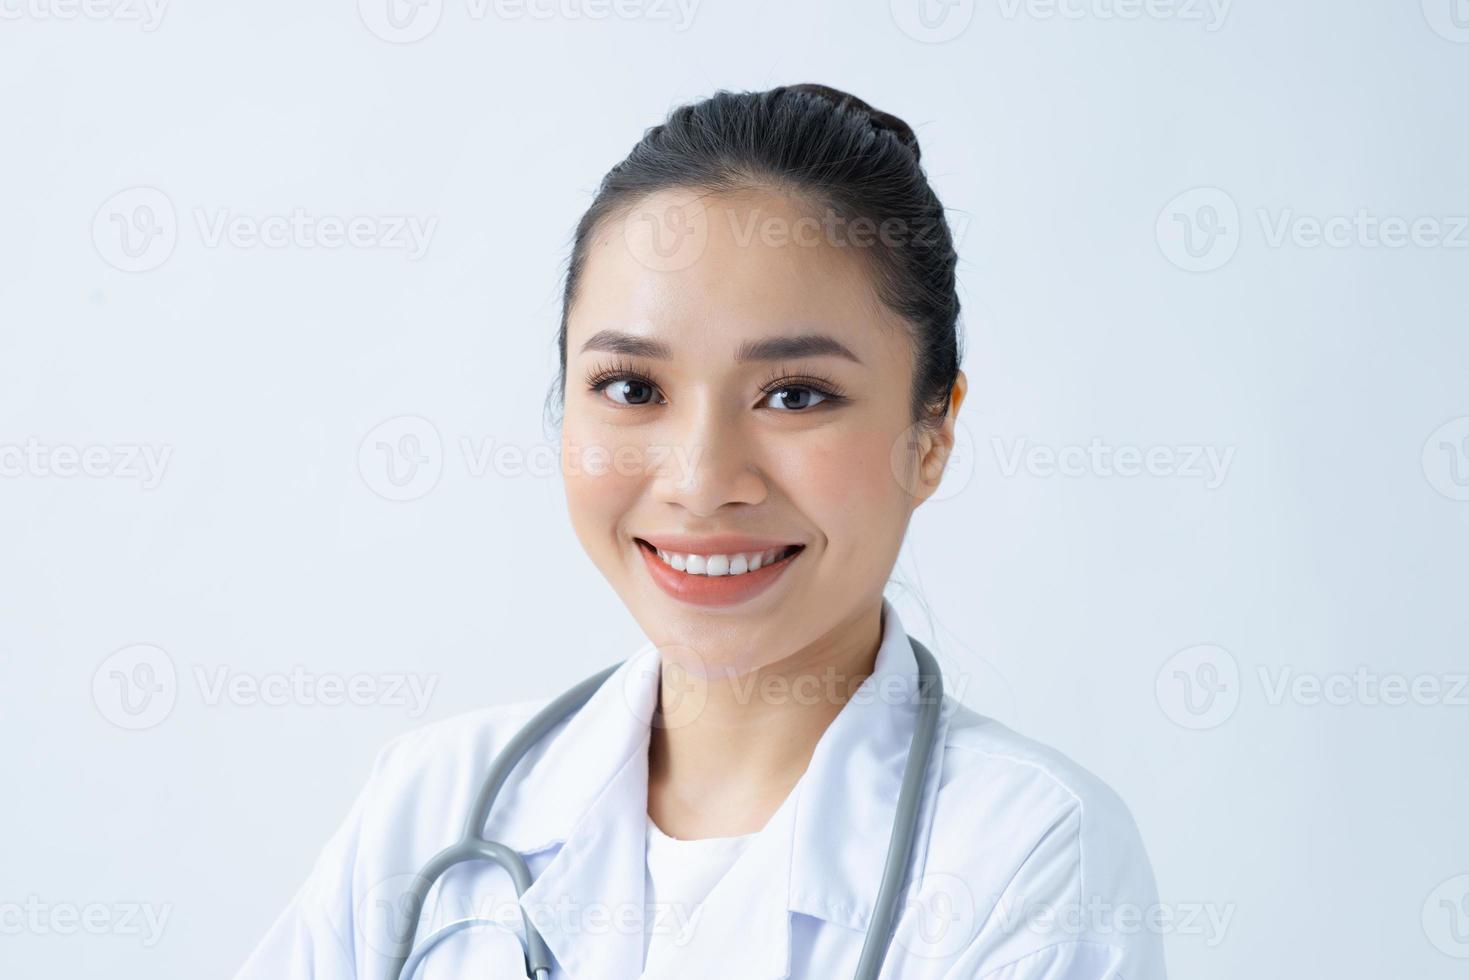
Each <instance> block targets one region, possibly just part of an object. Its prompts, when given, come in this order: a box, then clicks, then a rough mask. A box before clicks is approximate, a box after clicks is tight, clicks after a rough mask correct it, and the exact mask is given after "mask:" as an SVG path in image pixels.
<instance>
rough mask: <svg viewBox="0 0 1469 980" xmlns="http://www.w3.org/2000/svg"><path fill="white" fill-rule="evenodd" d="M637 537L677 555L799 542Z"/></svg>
mask: <svg viewBox="0 0 1469 980" xmlns="http://www.w3.org/2000/svg"><path fill="white" fill-rule="evenodd" d="M638 537H639V538H640V539H641V540H643V541H646V542H648V543H649V544H651V545H652V546H653V547H654V548H657V549H658V550H659V551H671V552H673V553H674V554H679V555H734V554H740V553H746V554H748V553H750V552H755V551H769V550H770V549H771V548H787V547H790V546H792V545H799V544H800V542H799V541H790V540H782V539H781V538H752V537H747V536H745V535H743V534H709V535H692V534H640V535H638Z"/></svg>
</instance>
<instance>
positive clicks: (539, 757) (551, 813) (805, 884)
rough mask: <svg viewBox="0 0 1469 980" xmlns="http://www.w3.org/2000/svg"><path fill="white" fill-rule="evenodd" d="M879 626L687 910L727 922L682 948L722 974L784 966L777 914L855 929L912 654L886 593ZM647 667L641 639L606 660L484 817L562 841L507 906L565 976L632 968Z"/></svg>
mask: <svg viewBox="0 0 1469 980" xmlns="http://www.w3.org/2000/svg"><path fill="white" fill-rule="evenodd" d="M882 624H883V626H882V639H881V643H880V645H879V648H878V653H877V658H876V663H875V665H874V670H873V673H872V674H871V675H870V676H869V677H867V678H866V679H865V680H864V681H863V683H862V685H861V686H860V687H859V688H858V690H857V691H856V692H855V694H854V695H853V696H852V697H851V699H850V700H848V702H847V703H846V704H845V705H844V706H843V707H842V710H841V711H840V712H839V713H838V715H837V717H836V718H835V720H833V721H832V723H831V724H830V725H829V726H828V728H827V730H826V732H824V733H823V735H822V737H821V739H820V740H819V741H818V743H817V746H816V750H815V752H814V754H813V756H812V758H811V763H810V765H809V767H808V768H807V771H806V772H805V774H803V775H802V777H801V779H800V781H799V782H798V783H797V785H796V787H795V789H794V790H792V792H791V794H790V795H789V796H788V797H787V799H786V800H785V802H784V803H783V804H782V805H781V807H780V808H779V809H778V810H777V811H776V813H775V814H774V815H773V816H772V817H771V819H770V821H769V822H768V823H767V824H766V826H765V827H764V828H763V829H762V830H761V831H760V833H759V834H758V835H757V836H756V838H755V840H753V841H752V842H751V843H750V846H749V847H748V848H747V849H746V850H745V852H744V853H743V854H742V855H741V856H740V858H739V859H738V860H737V861H736V863H735V865H734V866H733V867H732V868H731V869H730V871H729V873H728V874H727V875H726V876H725V878H724V879H723V880H721V881H720V882H719V884H718V885H717V886H716V888H715V890H714V892H712V893H711V895H710V896H709V899H708V900H707V901H706V903H705V907H704V908H703V910H702V911H701V913H700V915H701V916H703V917H707V921H709V922H737V923H739V924H740V927H739V928H732V929H728V930H725V929H710V928H707V927H705V928H702V929H699V930H697V937H696V941H694V942H693V943H691V944H690V945H689V946H688V947H687V951H688V952H689V954H690V956H695V955H697V956H698V957H701V958H704V957H710V956H718V957H719V958H718V959H708V958H704V959H703V962H704V963H705V964H706V965H707V963H709V962H719V963H722V964H725V965H727V966H728V967H729V969H728V971H727V972H726V975H730V976H740V977H746V978H761V980H764V978H781V977H785V976H788V974H789V957H790V913H791V912H800V913H803V914H805V915H811V916H816V917H818V918H821V919H823V920H826V921H828V922H832V923H835V924H838V925H841V926H844V927H846V928H850V929H853V930H858V931H865V930H866V929H867V926H868V923H869V921H870V918H871V915H872V910H873V906H874V904H875V902H876V897H877V891H878V886H879V884H880V879H881V876H882V868H883V863H884V860H885V858H886V855H887V848H888V839H889V837H890V835H891V831H892V823H893V817H894V815H895V813H896V810H897V801H898V794H899V788H900V786H901V782H902V776H903V767H904V765H905V763H906V762H907V757H908V748H909V745H910V742H911V739H912V735H913V731H914V729H915V727H916V724H917V716H918V703H917V692H918V678H917V661H916V659H915V658H914V656H913V652H912V647H911V646H910V645H909V643H908V638H907V634H906V633H905V632H904V630H903V625H902V622H901V620H900V619H899V617H898V614H897V611H896V610H895V609H894V608H893V606H892V604H891V602H890V601H889V600H887V599H886V598H884V599H883V601H882ZM660 668H661V657H660V656H659V652H658V650H657V648H656V647H654V646H652V645H651V644H648V645H645V646H644V647H642V648H641V649H640V650H639V651H638V652H637V653H635V654H634V655H633V656H631V657H629V658H628V659H627V660H626V661H625V662H624V663H623V664H621V665H620V666H619V667H618V669H617V670H616V671H615V672H614V673H613V675H612V676H611V677H610V678H609V679H608V681H607V682H606V683H605V684H603V685H602V687H601V688H599V689H598V690H597V691H596V692H595V693H594V694H593V696H592V698H591V699H590V700H589V701H588V702H587V704H586V706H585V707H583V709H582V710H581V711H580V712H578V713H577V714H575V715H573V716H572V717H571V718H570V719H568V720H567V721H566V722H564V723H563V724H562V725H561V726H560V727H559V728H558V729H556V730H553V731H552V732H551V733H550V735H549V736H548V737H547V738H546V739H545V740H544V741H543V743H542V745H543V747H538V748H537V749H536V750H534V751H532V752H531V754H530V755H528V756H527V758H526V759H525V760H524V762H523V763H522V767H523V768H524V774H523V775H522V776H521V777H520V778H519V780H518V781H517V782H513V785H512V786H507V787H506V792H505V797H504V798H503V799H502V801H501V802H500V803H497V805H496V807H495V809H494V810H493V811H492V812H491V816H490V819H489V821H488V824H487V827H486V833H487V836H488V837H489V838H490V839H492V840H499V841H502V842H504V843H505V844H507V845H508V846H510V847H513V848H515V849H516V850H517V851H519V852H521V853H522V854H525V855H527V856H529V855H532V854H535V853H536V852H539V851H544V850H546V849H548V848H550V847H552V846H554V845H555V844H558V843H560V844H561V845H562V846H561V848H560V850H559V851H558V852H557V853H556V854H555V855H554V857H552V859H551V860H550V863H549V864H548V865H547V866H546V867H545V869H544V870H543V871H542V872H541V873H540V876H539V877H538V878H537V879H536V881H535V882H534V883H533V884H532V885H531V887H530V888H529V889H527V891H526V893H525V895H524V896H522V899H521V904H522V907H523V908H524V909H525V910H526V912H527V913H528V914H531V915H533V916H534V917H535V918H534V920H533V921H535V922H536V923H537V926H538V928H539V929H540V931H541V934H542V936H543V937H544V938H545V940H546V942H547V945H549V946H550V947H551V950H552V951H553V952H554V953H555V955H556V957H557V959H558V961H560V963H561V964H562V966H563V968H564V969H565V970H566V972H567V974H568V975H569V976H571V977H578V978H580V977H636V976H638V975H639V973H641V969H640V964H641V962H642V953H643V926H642V922H641V918H640V916H641V915H642V914H643V906H644V893H643V885H644V875H645V868H646V864H645V845H646V838H645V833H646V827H647V794H648V766H647V761H648V751H647V750H648V742H649V735H650V728H649V726H650V723H651V720H652V717H653V712H654V709H655V707H656V705H657V698H658V678H659V672H660ZM947 720H948V712H944V714H943V716H942V719H941V725H940V733H939V736H938V739H937V744H936V745H935V747H934V756H933V758H932V759H931V762H930V768H929V773H928V778H927V779H926V781H925V786H924V799H923V802H922V808H921V810H920V819H919V827H918V839H917V842H916V843H915V845H914V859H913V865H912V867H913V869H914V871H913V875H912V878H911V880H910V883H909V888H910V891H911V890H914V889H916V887H917V882H918V881H919V880H920V879H921V876H922V868H923V863H924V858H925V855H926V853H927V844H928V830H929V826H930V821H931V816H932V808H933V803H934V798H935V795H936V793H937V789H938V773H939V772H940V767H941V762H942V748H943V744H944V738H943V734H944V733H943V728H944V726H945V725H946V723H947ZM726 903H729V907H728V908H726V907H724V906H725V905H726ZM757 937H758V938H757Z"/></svg>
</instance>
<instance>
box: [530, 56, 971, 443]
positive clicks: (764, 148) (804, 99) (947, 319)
mask: <svg viewBox="0 0 1469 980" xmlns="http://www.w3.org/2000/svg"><path fill="white" fill-rule="evenodd" d="M919 155H920V153H919V149H918V138H917V137H916V136H914V135H913V130H912V128H910V127H909V126H908V124H907V123H905V122H903V120H901V119H899V118H898V117H897V116H893V115H890V114H888V113H886V112H882V111H880V110H877V109H874V108H873V107H872V106H870V105H868V104H867V103H866V102H863V101H862V100H861V99H859V98H857V97H856V96H855V95H851V94H850V93H847V92H843V91H840V90H838V89H834V88H830V87H828V86H826V85H817V84H804V85H782V86H780V87H778V88H773V89H769V90H767V91H764V92H738V93H737V92H729V91H724V90H721V91H719V92H716V93H715V94H714V95H712V96H710V97H709V98H707V99H705V100H703V101H701V102H696V103H692V104H689V105H684V106H680V107H678V108H676V109H674V110H673V111H672V112H671V113H669V115H668V118H667V119H666V120H665V121H664V122H663V123H662V124H660V125H658V126H654V127H652V128H651V129H648V130H647V131H646V132H645V133H644V134H643V138H642V139H641V140H640V141H639V142H638V144H637V145H636V146H634V147H633V148H632V152H631V153H629V154H628V155H627V158H626V159H625V160H623V161H622V162H621V163H619V164H617V165H616V166H615V167H613V168H612V169H611V170H610V171H608V173H607V175H606V176H605V177H604V178H603V179H602V183H601V185H600V186H599V188H598V190H597V194H596V197H595V198H594V199H593V201H592V205H591V207H590V208H588V209H587V212H586V214H584V215H583V216H582V219H581V221H580V222H579V223H578V224H577V228H576V237H575V240H574V242H573V245H572V250H571V257H570V261H569V264H568V267H567V273H566V285H565V291H564V293H563V296H562V306H561V329H560V335H559V337H558V340H557V344H558V348H559V352H560V364H561V368H560V374H559V376H558V377H557V381H556V386H555V388H554V389H553V391H552V395H551V398H548V408H549V407H550V403H551V399H552V398H553V399H555V400H556V401H558V402H560V403H561V404H564V400H565V396H566V353H567V352H566V324H567V320H568V318H569V316H570V313H571V307H572V304H573V303H574V302H575V300H576V290H577V284H578V282H579V281H580V279H581V273H582V270H583V268H584V267H585V264H586V258H587V247H588V245H589V243H590V241H591V240H592V239H593V237H594V236H595V234H596V232H597V230H598V228H599V226H600V225H601V224H602V223H603V222H604V221H605V220H607V219H609V218H612V217H616V216H619V215H622V214H625V213H627V212H628V211H630V210H632V209H634V208H635V207H636V206H637V204H638V203H639V202H640V201H641V200H643V199H644V198H646V197H647V196H648V195H650V194H653V193H655V192H658V191H663V190H669V189H674V188H687V189H692V190H707V191H712V192H725V191H740V190H746V189H751V188H760V187H772V188H780V189H788V190H790V191H792V192H793V193H794V196H796V197H797V198H798V199H799V200H801V201H803V202H805V203H808V204H811V205H815V206H816V207H818V208H820V209H824V210H827V211H829V212H831V213H834V214H836V215H839V216H841V218H842V219H843V220H844V221H854V220H857V219H867V221H868V222H871V223H873V225H875V226H880V227H884V228H892V227H897V228H900V229H903V234H904V238H903V240H902V241H901V242H899V243H896V244H894V243H892V242H891V241H890V240H889V239H888V238H887V237H886V236H884V237H883V239H882V240H881V241H880V242H878V243H875V244H874V246H873V247H867V248H863V249H861V250H860V251H862V252H864V253H866V254H868V255H869V256H870V265H869V267H870V268H871V270H872V272H873V274H874V284H875V287H876V292H877V295H878V297H879V299H880V300H881V301H882V303H883V304H884V305H885V306H887V307H888V308H889V309H891V310H892V311H893V312H894V313H896V314H898V315H899V316H900V317H902V318H903V319H904V320H905V321H907V323H909V324H910V325H911V327H912V330H913V346H914V352H915V358H914V360H915V371H914V378H913V392H912V412H913V419H914V421H919V422H925V423H930V422H938V421H942V419H943V418H944V416H945V414H947V411H948V395H949V391H950V389H951V388H952V387H953V384H954V380H955V377H956V376H957V374H958V370H959V360H960V356H961V353H960V346H959V333H958V320H959V296H958V292H957V290H956V288H955V274H954V271H955V264H956V261H957V255H956V253H955V251H954V243H953V238H952V236H951V235H950V233H949V226H948V222H947V221H946V220H945V217H944V209H943V205H942V204H940V203H939V199H938V197H937V196H936V195H935V194H934V192H933V189H932V188H931V187H930V186H929V184H928V178H927V177H926V176H925V175H924V173H923V168H922V167H921V166H920V165H919V162H918V161H919Z"/></svg>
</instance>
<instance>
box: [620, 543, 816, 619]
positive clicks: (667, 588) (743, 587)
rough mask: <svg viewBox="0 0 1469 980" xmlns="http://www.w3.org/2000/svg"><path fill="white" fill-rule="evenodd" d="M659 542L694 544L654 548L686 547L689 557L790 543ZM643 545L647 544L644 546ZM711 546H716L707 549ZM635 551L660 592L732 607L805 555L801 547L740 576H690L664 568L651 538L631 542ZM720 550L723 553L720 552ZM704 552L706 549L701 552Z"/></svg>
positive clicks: (696, 602)
mask: <svg viewBox="0 0 1469 980" xmlns="http://www.w3.org/2000/svg"><path fill="white" fill-rule="evenodd" d="M658 541H659V542H664V541H673V542H689V543H690V544H692V543H695V542H697V543H698V547H687V546H684V547H667V546H665V545H663V544H661V543H660V544H658V545H657V546H656V547H659V548H662V549H663V550H664V551H683V550H684V548H687V553H690V554H713V555H719V554H731V553H734V552H740V551H764V550H765V549H766V548H775V547H784V546H785V545H788V544H792V543H794V542H786V543H785V545H783V544H782V543H781V542H769V543H766V544H763V546H762V544H761V541H760V539H756V538H733V537H730V538H680V537H662V536H660V537H659V538H658ZM644 542H647V543H646V544H645V543H644ZM728 542H735V543H736V544H737V545H738V546H737V547H730V546H729V544H728ZM711 543H714V544H717V545H718V547H711ZM634 544H636V545H637V549H638V551H639V552H641V553H642V556H643V564H644V565H646V566H647V568H648V575H649V577H650V578H652V579H653V582H654V583H655V584H656V585H657V586H658V587H659V588H660V589H662V590H663V591H664V592H666V593H668V595H670V596H672V597H673V598H675V599H677V600H679V601H680V602H687V603H691V604H693V605H696V606H735V605H739V604H740V603H742V602H749V601H750V600H751V599H753V598H755V597H756V596H757V595H760V594H761V593H762V592H764V591H766V590H767V589H769V588H770V587H771V586H773V585H774V584H775V583H776V582H777V581H779V580H780V578H781V576H783V575H784V574H785V573H786V570H787V569H788V568H790V567H791V566H792V565H794V564H795V563H796V562H797V561H799V560H800V558H801V555H802V554H804V553H805V550H806V549H805V548H804V547H802V548H801V550H800V551H797V552H796V553H795V554H794V555H790V556H788V557H786V558H783V559H782V560H780V561H778V562H775V563H774V564H772V565H762V566H761V567H760V568H758V569H756V570H755V571H753V572H746V573H745V574H743V575H712V576H711V575H690V574H688V573H687V572H680V571H679V570H678V569H676V568H674V567H673V566H671V565H665V564H664V563H663V559H661V558H659V557H658V555H657V553H656V552H654V551H653V550H652V547H650V546H651V545H652V544H653V541H652V539H651V538H642V539H640V540H638V541H635V542H634ZM721 548H724V549H727V550H720V549H721ZM703 549H707V550H703Z"/></svg>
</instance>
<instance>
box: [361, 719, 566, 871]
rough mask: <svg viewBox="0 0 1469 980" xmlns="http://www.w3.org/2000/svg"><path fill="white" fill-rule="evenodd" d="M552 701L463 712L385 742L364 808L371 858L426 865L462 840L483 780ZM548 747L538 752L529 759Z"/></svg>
mask: <svg viewBox="0 0 1469 980" xmlns="http://www.w3.org/2000/svg"><path fill="white" fill-rule="evenodd" d="M549 701H550V699H543V700H534V701H517V702H509V703H505V704H499V705H494V706H490V707H485V708H478V709H475V710H473V711H466V712H462V713H460V714H456V715H451V716H449V717H446V718H442V719H439V720H436V721H432V722H429V723H427V724H424V725H420V726H418V727H416V728H412V729H409V730H408V731H406V732H403V733H402V734H400V735H397V736H395V737H394V738H392V739H390V740H388V741H387V742H386V743H384V744H383V745H382V746H381V747H380V748H379V750H378V751H377V754H376V757H375V759H374V760H373V764H372V771H371V773H370V774H369V776H368V778H367V782H366V785H365V786H364V787H363V790H362V798H361V800H360V803H359V806H360V809H361V821H362V826H361V836H362V843H363V845H364V852H365V853H364V854H363V856H364V857H365V856H367V854H369V853H371V852H374V851H377V852H384V853H387V854H391V855H394V856H396V857H397V859H398V863H403V862H406V863H412V862H413V861H418V862H422V861H423V860H425V859H426V858H427V857H428V856H430V855H432V854H434V853H436V852H437V851H438V850H439V849H440V848H442V847H444V846H447V845H448V844H449V843H451V842H452V841H454V840H456V839H457V838H458V835H459V833H460V831H461V830H462V829H463V828H462V822H463V820H464V817H465V814H466V813H468V812H469V808H470V806H471V805H472V804H473V802H474V799H475V796H476V795H477V793H478V791H479V786H480V782H481V781H482V778H483V774H484V773H485V772H487V771H488V770H489V768H490V766H491V765H492V764H493V762H494V760H495V757H496V756H497V755H498V754H499V752H500V750H501V749H502V748H504V747H505V745H506V743H507V742H509V741H510V739H512V738H513V737H514V736H515V734H516V733H517V732H518V731H520V729H521V728H522V727H523V726H524V725H525V724H526V722H528V721H530V719H531V718H533V717H534V716H535V714H536V713H537V712H538V711H540V710H541V708H543V707H545V706H546V705H547V704H548V703H549ZM543 748H544V746H543V745H542V746H537V747H534V748H533V749H532V750H531V751H530V752H529V753H527V756H526V758H527V760H533V758H534V757H535V756H537V755H538V754H539V752H540V751H541V750H542V749H543ZM513 782H515V780H512V783H513ZM428 800H432V801H433V803H432V805H431V806H425V801H428ZM405 850H406V852H405V853H402V854H399V853H398V852H399V851H405Z"/></svg>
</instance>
